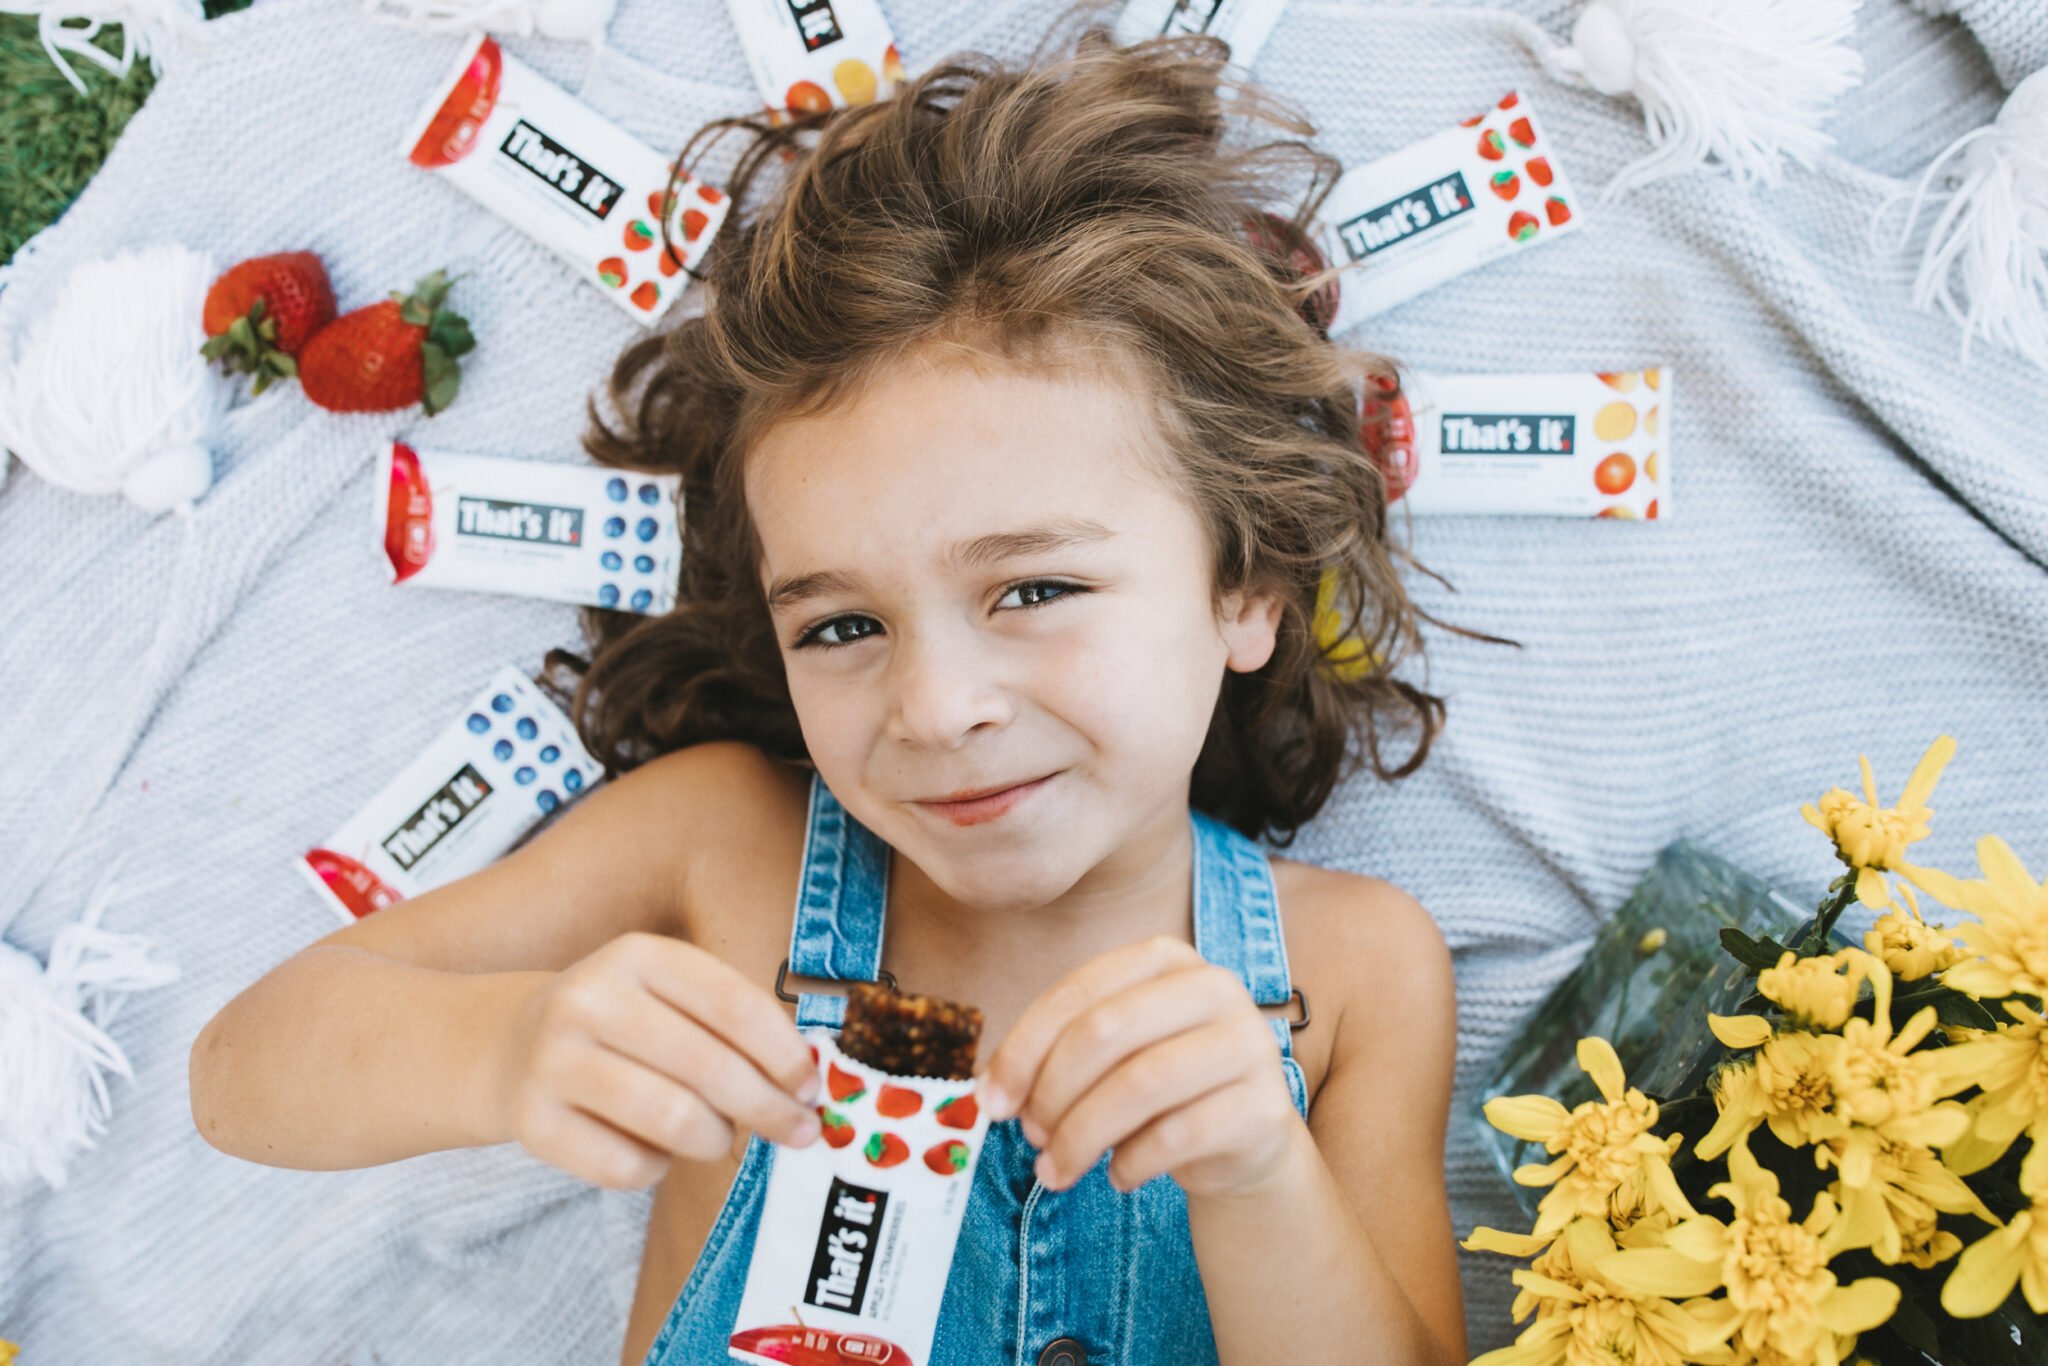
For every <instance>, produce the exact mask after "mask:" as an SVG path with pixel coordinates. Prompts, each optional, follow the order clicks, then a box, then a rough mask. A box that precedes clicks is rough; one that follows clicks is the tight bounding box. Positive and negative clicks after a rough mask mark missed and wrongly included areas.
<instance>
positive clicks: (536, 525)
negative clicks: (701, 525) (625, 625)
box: [373, 441, 683, 615]
mask: <svg viewBox="0 0 2048 1366" xmlns="http://www.w3.org/2000/svg"><path fill="white" fill-rule="evenodd" d="M379 473H380V477H379V478H378V479H377V480H376V492H375V495H374V507H373V513H374V516H375V518H376V527H377V539H378V543H379V544H381V545H382V546H383V547H384V557H385V560H386V561H387V562H388V563H389V565H390V566H391V581H392V582H393V583H403V584H409V585H419V586H424V587H428V588H458V589H468V590H470V591H472V592H478V593H514V594H518V595H519V596H521V597H529V598H546V599H548V600H549V601H552V602H573V603H578V604H580V605H583V606H586V607H608V608H613V609H615V610H618V611H621V612H639V613H641V614H643V615H653V614H658V613H661V612H666V611H667V610H668V609H669V608H671V607H673V606H674V605H675V600H676V582H677V579H678V577H679V573H680V569H681V564H682V557H683V542H682V535H681V533H680V532H679V531H678V530H677V528H676V494H677V490H678V488H679V487H680V486H681V480H680V478H679V477H678V476H676V475H673V474H637V473H633V472H630V471H626V470H614V469H606V468H604V467H602V466H598V465H569V464H558V463H555V462H552V461H543V460H510V459H506V458H504V457H502V456H490V455H467V454H464V453H462V452H459V451H441V450H433V449H431V448H428V447H424V446H421V447H414V446H410V445H407V444H406V443H405V442H403V441H394V442H392V443H391V444H390V445H389V446H388V447H386V448H385V450H384V453H383V456H382V459H381V461H380V464H379Z"/></svg>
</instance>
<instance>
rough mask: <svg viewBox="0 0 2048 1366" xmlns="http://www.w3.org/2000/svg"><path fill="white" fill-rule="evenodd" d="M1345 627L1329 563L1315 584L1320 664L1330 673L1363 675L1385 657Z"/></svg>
mask: <svg viewBox="0 0 2048 1366" xmlns="http://www.w3.org/2000/svg"><path fill="white" fill-rule="evenodd" d="M1344 627H1345V621H1344V614H1343V613H1342V612H1340V611H1339V610H1337V568H1336V566H1335V565H1332V566H1331V567H1330V568H1328V569H1325V570H1324V571H1323V577H1322V579H1321V580H1320V581H1318V582H1317V584H1316V612H1315V637H1316V646H1317V648H1318V649H1320V650H1321V651H1322V653H1323V668H1325V669H1326V670H1328V671H1329V672H1330V673H1332V674H1334V675H1336V676H1337V677H1338V678H1341V679H1344V680H1346V681H1349V680H1351V679H1356V678H1363V677H1365V676H1366V675H1367V674H1369V673H1371V672H1372V671H1373V670H1374V669H1377V668H1378V667H1379V666H1380V665H1381V664H1382V663H1383V662H1384V659H1383V657H1382V656H1381V655H1380V654H1379V652H1378V651H1375V650H1369V649H1367V648H1366V644H1365V642H1364V641H1363V640H1360V639H1359V638H1358V637H1357V636H1355V635H1346V634H1345V633H1344Z"/></svg>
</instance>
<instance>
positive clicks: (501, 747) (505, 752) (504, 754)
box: [491, 740, 512, 760]
mask: <svg viewBox="0 0 2048 1366" xmlns="http://www.w3.org/2000/svg"><path fill="white" fill-rule="evenodd" d="M491 753H493V754H495V755H497V756H498V758H499V759H501V760H504V759H510V758H511V757H512V742H511V741H510V740H500V741H498V743H497V744H495V745H492V746H491Z"/></svg>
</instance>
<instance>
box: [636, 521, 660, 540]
mask: <svg viewBox="0 0 2048 1366" xmlns="http://www.w3.org/2000/svg"><path fill="white" fill-rule="evenodd" d="M656 530H657V528H656V527H655V525H654V519H653V518H652V517H642V518H641V519H640V525H638V526H636V527H634V528H633V531H634V534H635V535H637V536H639V538H640V539H641V540H643V541H651V540H653V539H654V533H655V531H656Z"/></svg>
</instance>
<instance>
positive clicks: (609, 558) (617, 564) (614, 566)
mask: <svg viewBox="0 0 2048 1366" xmlns="http://www.w3.org/2000/svg"><path fill="white" fill-rule="evenodd" d="M597 562H598V563H599V564H601V565H603V566H604V567H605V568H606V569H609V570H611V571H612V573H614V574H616V573H618V572H619V570H620V568H621V567H622V566H623V565H624V564H625V563H626V562H625V561H624V560H623V559H621V558H620V557H619V552H618V551H616V550H607V551H605V552H604V554H602V555H600V556H598V557H597Z"/></svg>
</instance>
